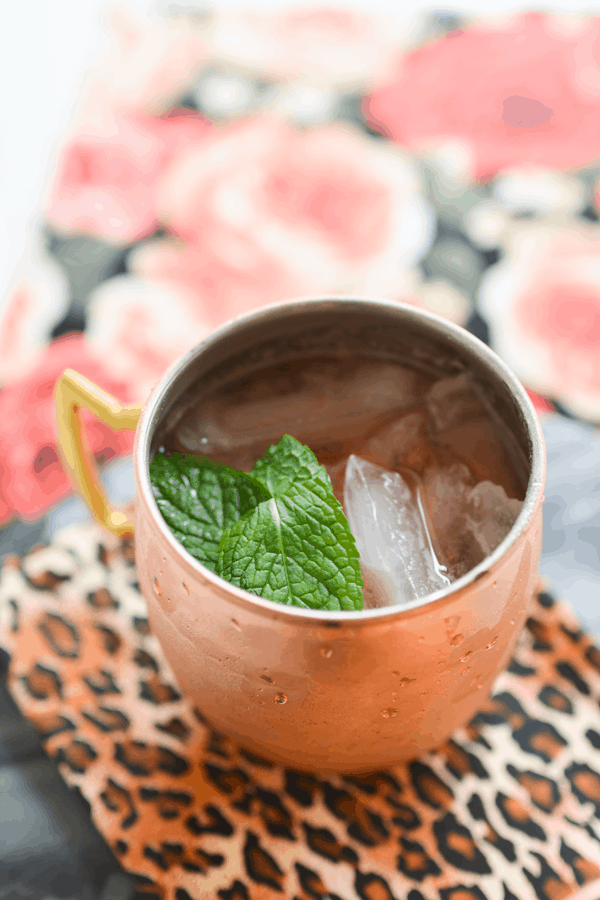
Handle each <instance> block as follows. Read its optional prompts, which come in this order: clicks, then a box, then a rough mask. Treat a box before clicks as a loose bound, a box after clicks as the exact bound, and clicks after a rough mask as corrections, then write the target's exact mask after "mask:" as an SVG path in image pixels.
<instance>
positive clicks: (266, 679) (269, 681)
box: [260, 675, 275, 684]
mask: <svg viewBox="0 0 600 900" xmlns="http://www.w3.org/2000/svg"><path fill="white" fill-rule="evenodd" d="M260 677H261V678H262V680H263V681H266V682H267V684H275V682H274V681H273V679H272V678H269V676H268V675H261V676H260Z"/></svg>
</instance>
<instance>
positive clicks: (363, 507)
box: [160, 355, 526, 609]
mask: <svg viewBox="0 0 600 900" xmlns="http://www.w3.org/2000/svg"><path fill="white" fill-rule="evenodd" d="M286 432H287V433H290V434H293V435H294V437H296V438H297V439H298V440H300V441H301V442H302V443H303V444H306V445H307V446H309V447H310V449H311V450H312V451H313V452H314V453H315V455H316V457H317V459H318V461H319V462H320V463H321V464H322V465H323V466H324V467H325V468H326V470H327V472H328V474H329V476H330V478H331V481H332V485H333V488H334V492H335V495H336V497H337V499H338V500H339V502H340V503H341V504H342V507H343V509H344V511H345V514H346V517H347V518H348V521H349V524H350V526H351V530H352V533H353V535H354V536H355V538H356V541H357V546H358V549H359V552H360V558H361V570H362V576H363V583H364V605H365V609H372V608H377V607H387V606H392V605H394V604H402V603H406V602H409V601H411V600H417V599H419V598H423V597H426V596H428V595H429V594H431V593H433V592H435V591H439V590H443V589H444V588H446V587H447V586H448V585H450V584H451V583H452V582H454V581H456V579H457V578H460V577H461V576H462V575H465V574H466V573H467V572H468V571H470V570H471V569H472V568H474V567H475V566H476V565H477V564H478V563H480V562H481V561H482V560H483V559H484V558H485V557H486V556H488V555H489V554H490V553H491V552H492V551H493V550H495V549H496V547H497V546H498V545H499V544H500V543H501V541H502V540H503V538H505V537H506V535H507V534H508V532H509V531H510V529H511V527H512V525H513V524H514V522H515V520H516V518H517V516H518V514H519V512H520V509H521V505H522V499H523V496H524V490H525V484H524V480H523V473H524V471H525V469H526V460H525V459H523V457H522V455H521V454H520V453H519V448H518V445H516V444H515V442H514V441H513V440H511V437H510V433H509V434H507V433H506V429H505V428H504V429H503V427H502V422H501V420H500V419H499V418H498V416H497V413H496V412H495V410H494V409H493V408H492V407H490V405H489V404H488V403H487V402H486V398H485V394H484V393H483V391H481V389H480V387H479V385H478V384H477V381H476V380H475V379H474V378H473V377H472V376H471V374H470V373H469V372H468V371H464V372H461V373H460V374H455V375H449V376H445V377H442V378H440V377H438V376H436V375H435V374H433V373H432V372H431V371H428V370H427V368H426V367H424V366H423V367H420V368H416V367H408V366H406V365H403V364H401V363H398V362H393V361H385V360H378V359H373V358H369V357H364V356H356V355H341V356H338V357H332V356H315V357H308V358H300V359H292V360H290V361H288V362H285V363H280V364H279V365H274V366H267V367H264V368H259V369H258V370H257V371H254V372H251V373H249V374H247V375H245V376H243V377H241V378H238V379H236V380H234V381H233V382H229V383H227V384H226V385H220V386H218V387H216V388H215V389H214V390H213V391H212V392H210V393H209V394H208V395H206V396H202V397H201V399H198V398H196V399H195V401H192V402H191V403H189V404H188V405H187V406H186V411H185V415H183V416H181V417H180V418H178V421H177V422H176V423H175V424H174V425H173V427H172V430H171V431H170V432H169V433H167V434H165V435H164V438H163V443H162V444H161V446H160V452H164V453H166V454H167V455H168V454H169V453H171V452H173V451H176V452H179V453H185V454H187V455H197V456H198V459H200V460H201V459H202V458H203V457H206V456H208V457H210V458H211V459H213V460H216V461H218V462H220V463H223V464H226V465H228V466H231V467H233V468H235V469H240V470H244V471H248V472H249V471H250V470H251V469H252V467H253V465H254V463H255V462H256V460H257V459H259V458H261V457H262V456H263V454H264V453H265V451H266V450H267V448H268V447H269V446H270V445H273V444H276V443H277V441H278V440H279V439H280V438H281V436H282V434H283V433H286Z"/></svg>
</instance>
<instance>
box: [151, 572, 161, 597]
mask: <svg viewBox="0 0 600 900" xmlns="http://www.w3.org/2000/svg"><path fill="white" fill-rule="evenodd" d="M152 587H153V588H154V593H155V594H156V596H157V597H160V596H161V595H162V588H161V586H160V581H159V580H158V578H157V577H156V575H155V576H154V578H153V579H152Z"/></svg>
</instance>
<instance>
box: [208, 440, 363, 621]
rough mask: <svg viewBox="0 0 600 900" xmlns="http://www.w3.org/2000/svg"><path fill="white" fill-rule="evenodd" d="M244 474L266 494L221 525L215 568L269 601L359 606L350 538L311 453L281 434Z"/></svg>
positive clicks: (358, 582)
mask: <svg viewBox="0 0 600 900" xmlns="http://www.w3.org/2000/svg"><path fill="white" fill-rule="evenodd" d="M251 476H252V477H253V479H255V480H256V482H258V483H259V484H260V485H261V486H262V487H263V489H265V490H266V491H267V492H268V493H269V494H270V499H268V500H263V501H262V502H260V503H258V505H256V507H255V508H254V509H252V510H251V511H249V512H247V513H246V514H245V515H243V516H242V517H240V518H239V520H238V521H237V522H236V523H235V524H234V525H233V526H231V527H230V528H229V529H227V530H225V531H224V532H223V537H222V539H221V544H220V547H219V559H218V574H219V575H221V576H222V577H223V578H225V579H226V580H227V581H229V582H231V583H232V584H235V585H237V587H241V588H243V589H244V590H247V591H250V593H253V594H257V595H258V596H259V597H264V598H266V599H267V600H274V601H275V602H277V603H285V604H288V605H293V606H302V607H308V608H310V609H328V610H342V609H345V610H356V609H362V608H363V597H362V577H361V572H360V565H359V555H358V550H357V549H356V544H355V541H354V537H353V536H352V533H351V531H350V526H349V525H348V522H347V520H346V517H345V516H344V512H343V510H342V507H341V506H340V504H339V503H338V501H337V500H336V498H335V495H334V493H333V488H332V486H331V482H330V481H329V477H328V475H327V472H326V471H325V469H324V468H323V467H322V466H320V465H319V463H318V461H317V459H316V457H315V455H314V454H313V452H312V451H311V450H310V449H309V448H308V447H304V446H303V445H302V444H300V443H299V442H298V441H297V440H295V438H293V437H291V436H290V435H284V436H283V437H282V438H281V440H280V441H279V443H278V444H276V445H275V446H273V447H270V448H269V450H267V452H266V453H265V454H264V456H263V457H262V459H260V460H258V461H257V462H256V463H255V465H254V468H253V470H252V472H251Z"/></svg>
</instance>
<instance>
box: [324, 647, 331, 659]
mask: <svg viewBox="0 0 600 900" xmlns="http://www.w3.org/2000/svg"><path fill="white" fill-rule="evenodd" d="M321 656H324V657H325V659H331V657H332V656H333V650H332V648H331V647H321Z"/></svg>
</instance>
